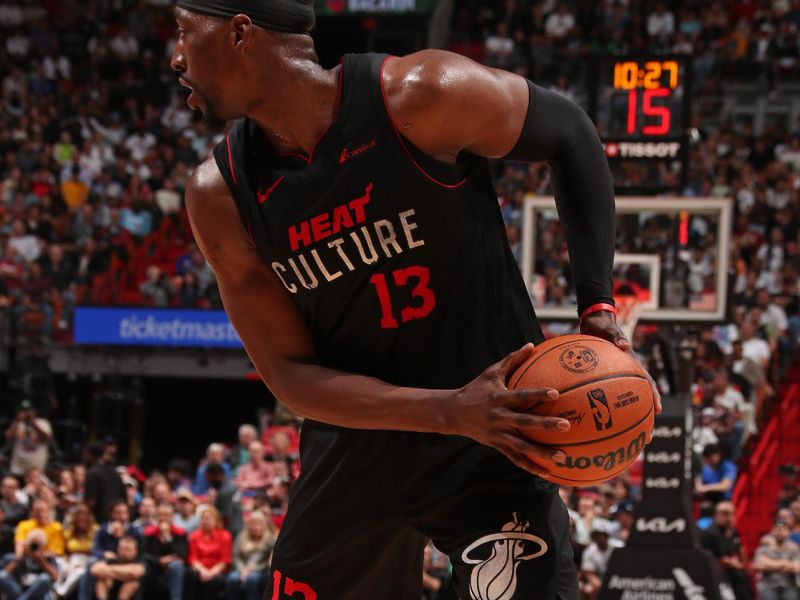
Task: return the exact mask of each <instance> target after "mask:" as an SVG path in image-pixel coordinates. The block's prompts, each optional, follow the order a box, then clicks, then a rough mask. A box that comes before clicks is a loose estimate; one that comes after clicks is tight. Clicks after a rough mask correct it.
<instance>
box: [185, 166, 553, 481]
mask: <svg viewBox="0 0 800 600" xmlns="http://www.w3.org/2000/svg"><path fill="white" fill-rule="evenodd" d="M186 206H187V210H188V212H189V218H190V221H191V224H192V229H193V231H194V234H195V238H196V240H197V243H198V245H199V246H200V249H201V250H202V252H203V254H204V255H205V257H206V259H207V260H208V261H209V263H210V264H211V266H212V268H213V269H214V272H215V274H216V276H217V281H218V284H219V290H220V294H221V296H222V300H223V303H224V305H225V309H226V311H227V313H228V316H229V317H230V319H231V322H232V323H233V325H234V327H235V328H236V330H237V332H238V333H239V336H240V337H241V339H242V341H243V343H244V346H245V348H246V350H247V353H248V355H249V356H250V359H251V360H252V361H253V364H254V365H255V367H256V369H257V370H258V372H259V374H260V375H261V377H262V378H263V380H264V381H265V382H266V384H267V385H268V386H269V388H270V389H271V390H272V392H273V393H274V394H275V396H276V397H278V398H280V399H281V401H283V402H284V403H285V404H286V405H287V406H289V408H291V409H292V410H293V411H295V412H296V413H297V414H299V415H301V416H303V417H307V418H311V419H314V420H318V421H322V422H325V423H331V424H334V425H340V426H344V427H352V428H363V429H390V430H404V431H419V432H439V433H452V434H459V435H466V436H469V437H472V438H473V439H476V440H477V441H479V442H481V443H484V444H487V445H490V446H492V447H494V448H496V449H498V450H499V451H501V452H503V453H504V454H506V456H507V457H508V458H509V459H510V460H512V461H513V462H514V463H515V464H517V465H518V466H520V467H522V468H525V469H527V470H529V471H531V472H534V473H536V474H541V475H545V473H544V471H543V470H542V469H541V467H539V466H537V465H535V464H534V463H533V462H532V461H531V458H533V459H535V460H538V461H539V462H540V463H542V462H543V461H545V460H550V459H551V457H552V451H551V450H548V449H546V448H539V447H536V446H533V445H531V444H530V443H529V441H527V440H526V439H524V438H523V437H522V436H521V434H519V433H518V432H517V428H518V427H533V428H548V429H555V428H556V424H557V423H558V422H560V421H562V420H561V419H556V418H552V417H547V418H545V417H539V416H537V415H532V414H527V413H526V412H524V411H523V409H524V408H525V407H526V406H529V405H530V404H532V403H534V402H537V401H542V400H547V399H550V398H549V397H548V396H547V395H546V394H547V390H524V391H515V392H511V391H508V390H507V389H506V387H505V381H506V377H507V376H508V375H509V374H510V373H511V372H513V369H514V368H515V367H516V366H517V365H519V364H521V363H522V362H523V361H524V360H525V359H526V358H527V357H528V356H529V355H530V351H531V347H530V346H526V347H525V348H523V349H522V350H520V351H518V352H516V353H513V354H511V355H509V356H508V357H507V358H506V359H505V360H504V361H503V362H501V363H498V364H497V365H493V366H492V367H490V368H489V369H487V371H486V372H484V374H483V375H481V376H480V377H479V378H478V379H476V380H475V381H474V382H473V383H471V384H469V385H468V386H465V387H464V388H461V389H459V390H429V389H416V388H407V387H398V386H394V385H390V384H388V383H386V382H384V381H380V380H378V379H375V378H373V377H367V376H363V375H356V374H351V373H344V372H341V371H336V370H333V369H330V368H328V367H326V366H324V365H322V364H320V363H319V360H318V357H317V352H316V349H315V346H314V342H313V340H312V337H311V333H310V331H309V329H308V327H307V326H306V324H305V322H304V321H303V320H302V318H301V315H300V314H299V311H298V310H297V308H296V307H295V305H294V302H293V301H292V299H291V298H290V297H289V295H288V293H287V292H286V290H285V289H284V288H283V286H282V284H281V283H280V281H279V280H278V279H277V277H276V275H275V274H274V273H273V272H272V270H271V269H270V267H269V266H268V265H267V264H266V263H265V262H264V261H263V260H262V258H261V257H260V256H259V254H258V252H257V250H256V248H255V247H254V246H253V244H252V242H251V241H250V239H249V237H248V236H247V234H246V233H245V231H244V228H243V226H242V224H241V221H240V218H239V215H238V212H237V209H236V206H235V204H234V200H233V198H231V196H230V192H229V191H228V188H227V186H226V185H225V182H224V180H223V179H222V175H221V174H220V172H219V168H218V167H217V165H216V163H215V162H214V161H213V159H209V160H208V161H206V162H205V163H203V164H202V165H200V166H199V167H198V168H197V169H195V172H194V173H193V175H192V179H191V181H190V183H189V186H188V187H187V191H186ZM515 408H516V409H518V411H519V412H517V411H515V410H514V409H515ZM566 423H568V422H566Z"/></svg>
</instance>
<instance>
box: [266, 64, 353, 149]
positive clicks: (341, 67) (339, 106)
mask: <svg viewBox="0 0 800 600" xmlns="http://www.w3.org/2000/svg"><path fill="white" fill-rule="evenodd" d="M343 71H344V58H342V60H341V61H339V83H338V86H339V87H338V90H337V91H336V114H335V115H333V118H332V119H331V122H330V123H328V126H327V127H326V128H325V131H323V132H322V134H321V135H320V136H319V137H318V138H317V141H316V142H314V145H313V146H312V147H311V152H309V154H308V156H305V155H304V154H300V153H299V152H281V153H275V155H276V156H296V157H298V158H302V159H303V160H304V161H306V164H309V165H310V164H311V161H312V160H314V152H315V151H316V149H317V146H318V145H319V143H320V142H321V141H322V138H324V137H325V135H327V133H328V131H330V128H331V127H333V124H334V123H335V122H336V119H338V118H339V113H340V112H341V111H342V72H343Z"/></svg>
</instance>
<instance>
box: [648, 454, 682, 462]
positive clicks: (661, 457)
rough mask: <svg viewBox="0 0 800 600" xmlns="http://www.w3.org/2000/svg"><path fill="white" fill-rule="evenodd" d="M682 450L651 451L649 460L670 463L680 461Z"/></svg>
mask: <svg viewBox="0 0 800 600" xmlns="http://www.w3.org/2000/svg"><path fill="white" fill-rule="evenodd" d="M680 461H681V455H680V452H651V453H650V454H648V455H647V462H649V463H658V464H662V465H669V464H672V463H676V462H680Z"/></svg>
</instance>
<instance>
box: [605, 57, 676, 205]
mask: <svg viewBox="0 0 800 600" xmlns="http://www.w3.org/2000/svg"><path fill="white" fill-rule="evenodd" d="M592 66H593V68H592V69H591V77H590V82H589V83H590V85H589V115H590V116H591V117H592V120H593V121H594V122H595V125H596V126H597V129H598V132H599V133H600V137H601V139H602V140H603V144H604V146H605V149H606V156H607V157H608V159H609V162H610V163H611V166H612V170H614V167H615V162H618V161H662V162H668V163H674V162H675V161H679V163H680V164H681V165H682V169H681V170H682V173H684V174H685V172H686V159H687V153H688V130H689V127H690V124H691V121H690V120H691V57H690V56H680V55H668V56H667V55H665V56H602V57H598V58H595V59H594V64H593V65H592ZM679 179H682V177H680V178H679ZM640 184H641V185H639V186H638V189H637V191H658V188H659V185H658V182H657V181H655V180H653V181H642V182H640ZM662 187H665V186H662ZM666 187H668V186H666Z"/></svg>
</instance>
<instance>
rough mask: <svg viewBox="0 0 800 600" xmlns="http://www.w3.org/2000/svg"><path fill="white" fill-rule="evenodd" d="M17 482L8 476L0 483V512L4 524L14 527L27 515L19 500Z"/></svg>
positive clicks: (25, 508) (26, 510)
mask: <svg viewBox="0 0 800 600" xmlns="http://www.w3.org/2000/svg"><path fill="white" fill-rule="evenodd" d="M18 493H19V482H18V481H17V480H16V478H15V477H12V476H11V475H8V476H6V477H3V480H2V481H0V510H2V511H3V514H4V515H5V520H6V523H7V524H8V525H9V526H11V527H16V526H17V523H19V522H20V521H22V519H24V518H25V516H26V515H27V514H28V509H27V507H26V506H25V505H24V504H23V503H22V502H20V500H19V496H18Z"/></svg>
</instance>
